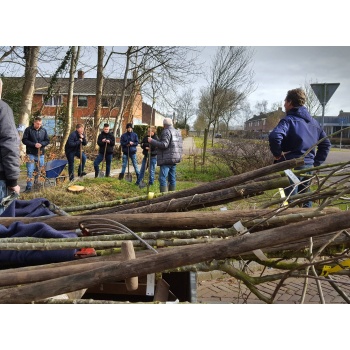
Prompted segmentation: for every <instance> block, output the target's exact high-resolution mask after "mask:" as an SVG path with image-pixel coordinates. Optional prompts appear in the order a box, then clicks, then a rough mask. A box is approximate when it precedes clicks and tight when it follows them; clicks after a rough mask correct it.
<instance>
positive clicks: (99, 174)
mask: <svg viewBox="0 0 350 350" xmlns="http://www.w3.org/2000/svg"><path fill="white" fill-rule="evenodd" d="M106 150H107V142H106V144H105V150H104V152H103V160H102V166H101V170H100V171H99V173H98V177H104V176H105V172H104V171H103V164H104V162H105V160H106Z"/></svg>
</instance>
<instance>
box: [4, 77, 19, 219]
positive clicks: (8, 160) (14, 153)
mask: <svg viewBox="0 0 350 350" xmlns="http://www.w3.org/2000/svg"><path fill="white" fill-rule="evenodd" d="M1 94H2V80H1V78H0V202H1V201H2V199H3V198H4V197H6V196H7V194H8V193H7V191H11V192H16V193H19V191H20V187H19V186H18V185H17V181H18V178H19V144H20V139H19V135H18V131H17V129H16V125H15V120H14V118H13V112H12V109H11V108H10V106H9V105H8V104H7V103H6V102H4V101H3V100H2V99H1ZM4 210H5V208H4V206H2V205H0V214H2V213H3V211H4Z"/></svg>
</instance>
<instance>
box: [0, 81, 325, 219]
mask: <svg viewBox="0 0 350 350" xmlns="http://www.w3.org/2000/svg"><path fill="white" fill-rule="evenodd" d="M1 93H2V81H1V79H0V202H1V200H2V199H3V198H4V197H5V196H7V195H8V192H9V191H10V192H16V193H19V192H20V187H19V186H18V183H17V182H18V178H19V173H20V167H19V166H20V157H19V142H20V138H19V135H18V131H17V128H16V126H15V121H14V117H13V112H12V110H11V108H10V107H9V105H8V104H7V103H5V102H4V101H3V100H1ZM305 102H306V95H305V92H304V91H303V90H302V89H299V88H298V89H293V90H289V91H288V92H287V95H286V98H285V101H284V108H285V111H286V116H285V117H284V118H282V119H281V120H280V121H279V123H278V125H277V126H276V127H275V128H274V130H273V131H272V132H271V133H270V135H269V144H270V150H271V152H272V154H273V156H274V159H275V162H281V161H284V160H289V159H293V158H299V157H304V165H303V166H301V167H300V168H296V169H306V170H307V169H309V168H311V167H314V166H319V165H321V164H322V163H323V162H324V161H325V160H326V158H327V155H328V153H329V150H330V147H331V143H330V141H329V139H328V138H327V136H326V134H325V132H324V130H323V129H322V127H321V126H320V124H319V123H318V122H317V121H316V120H315V119H314V118H313V117H312V116H311V115H310V114H309V112H308V110H307V108H306V107H305ZM163 126H164V129H163V131H162V133H161V136H160V138H158V137H157V135H156V132H155V128H154V127H149V128H148V132H147V135H145V137H144V138H143V139H142V142H141V147H142V150H143V151H142V152H143V160H142V165H141V170H140V171H139V168H138V164H137V158H136V150H137V146H138V144H139V140H138V136H137V134H136V133H134V132H133V127H132V124H131V123H128V124H127V125H126V132H125V133H124V134H123V135H122V136H121V139H120V144H121V147H122V152H123V162H122V170H121V173H120V174H119V180H122V179H123V178H124V174H125V170H126V167H127V164H128V160H129V159H130V160H131V162H132V164H133V167H134V170H135V173H136V176H137V180H136V184H137V185H139V184H140V183H141V181H143V178H144V176H145V171H146V168H147V166H149V173H150V177H149V184H150V185H153V183H154V181H155V168H156V165H158V166H159V167H160V171H159V184H160V191H161V192H167V191H168V190H169V191H174V190H175V189H176V165H177V164H178V163H179V162H180V160H181V157H182V137H181V133H180V132H179V131H178V130H176V129H175V128H174V126H173V123H172V120H171V118H165V119H164V120H163ZM22 142H23V144H25V145H26V152H27V156H28V161H27V164H26V166H27V185H26V189H25V192H29V191H31V189H32V186H33V173H34V170H35V168H37V169H40V167H41V166H43V165H44V154H45V147H46V146H47V145H48V144H49V137H48V134H47V131H46V130H45V128H43V126H42V119H41V118H40V117H36V118H34V122H33V124H32V125H31V126H29V127H27V128H26V129H25V131H24V133H23V138H22ZM97 143H98V145H99V153H98V155H97V157H96V159H95V161H94V170H95V177H98V174H99V165H100V163H101V162H102V161H103V160H105V162H106V174H105V175H106V176H110V171H111V162H112V158H113V148H114V146H115V138H114V136H113V134H112V133H111V132H110V129H109V125H108V124H104V127H103V130H102V132H101V134H100V135H99V136H98V140H97ZM86 144H87V139H86V135H85V133H84V126H83V125H82V124H77V125H76V130H75V131H73V132H72V133H71V134H70V135H69V138H68V140H67V142H66V144H65V154H66V157H67V160H68V173H69V179H70V180H74V159H75V158H76V157H77V158H79V159H80V164H79V168H78V176H84V175H86V173H85V172H84V168H85V163H86V155H85V153H84V152H83V151H82V147H83V146H85V145H86ZM315 145H316V146H315ZM307 152H308V153H307ZM299 180H300V183H299V185H293V183H292V180H290V182H291V186H290V187H288V188H287V189H286V190H285V192H286V195H287V196H290V195H294V194H296V193H304V192H306V191H308V190H309V187H310V182H309V181H307V179H304V178H303V177H302V176H301V177H300V176H299ZM303 206H304V207H310V206H311V202H310V201H307V202H305V203H303ZM3 210H4V208H3V206H2V205H1V204H0V214H1V213H2V212H3Z"/></svg>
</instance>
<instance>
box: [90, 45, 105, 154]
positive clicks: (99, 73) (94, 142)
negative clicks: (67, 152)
mask: <svg viewBox="0 0 350 350" xmlns="http://www.w3.org/2000/svg"><path fill="white" fill-rule="evenodd" d="M104 51H105V50H104V46H99V47H98V55H97V80H96V108H95V113H94V126H95V128H94V131H95V133H94V135H93V139H92V149H93V150H94V149H96V148H97V138H98V135H99V126H100V122H101V106H102V90H103V56H104Z"/></svg>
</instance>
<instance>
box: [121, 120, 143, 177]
mask: <svg viewBox="0 0 350 350" xmlns="http://www.w3.org/2000/svg"><path fill="white" fill-rule="evenodd" d="M138 144H139V138H138V136H137V134H136V133H135V132H133V131H132V124H131V123H128V124H126V133H124V134H123V135H122V136H121V137H120V145H121V146H122V151H123V164H122V171H121V173H120V174H119V180H122V179H123V178H124V174H125V169H126V165H127V163H128V155H129V157H130V159H131V161H132V165H133V167H134V169H135V173H136V178H137V179H138V178H139V175H140V172H139V167H138V164H137V158H136V150H137V148H136V147H137V145H138Z"/></svg>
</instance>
